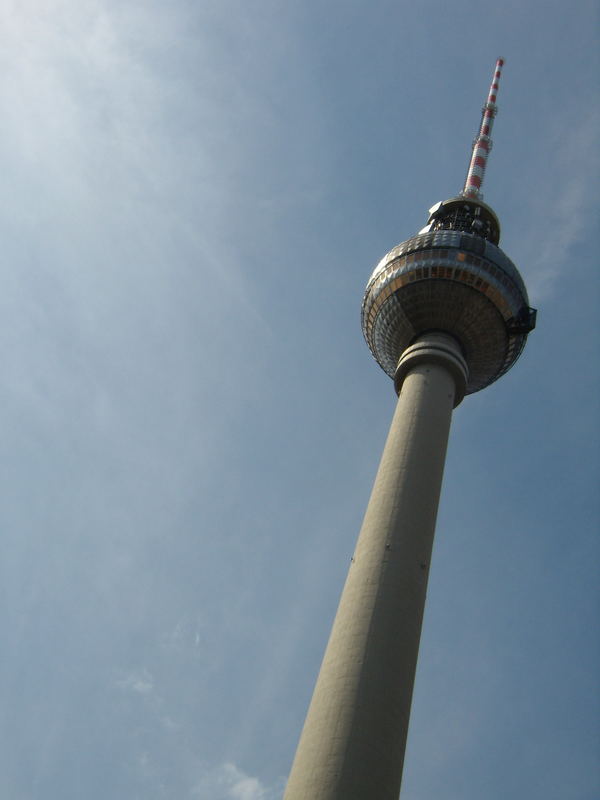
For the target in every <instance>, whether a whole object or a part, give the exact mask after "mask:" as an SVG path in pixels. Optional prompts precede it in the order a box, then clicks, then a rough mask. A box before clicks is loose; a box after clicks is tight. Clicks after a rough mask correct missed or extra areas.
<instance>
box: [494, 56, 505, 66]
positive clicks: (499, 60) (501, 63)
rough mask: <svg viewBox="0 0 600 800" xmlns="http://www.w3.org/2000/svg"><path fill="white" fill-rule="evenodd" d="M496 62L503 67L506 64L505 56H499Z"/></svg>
mask: <svg viewBox="0 0 600 800" xmlns="http://www.w3.org/2000/svg"><path fill="white" fill-rule="evenodd" d="M496 64H498V66H499V67H503V66H504V59H503V58H499V59H498V60H497V61H496Z"/></svg>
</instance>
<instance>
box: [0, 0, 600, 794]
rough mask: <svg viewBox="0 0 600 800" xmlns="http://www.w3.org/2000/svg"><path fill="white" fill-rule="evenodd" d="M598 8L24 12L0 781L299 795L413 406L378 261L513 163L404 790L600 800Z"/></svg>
mask: <svg viewBox="0 0 600 800" xmlns="http://www.w3.org/2000/svg"><path fill="white" fill-rule="evenodd" d="M597 22H598V19H597V12H596V4H595V3H594V2H586V0H574V2H571V3H570V4H569V5H568V7H567V4H565V2H564V0H561V2H554V0H548V1H547V2H542V0H531V2H523V1H522V0H519V1H517V0H505V1H504V2H502V3H492V2H474V0H473V1H468V0H455V2H452V3H446V2H441V0H422V1H421V2H416V3H407V2H402V0H396V2H391V0H389V1H388V0H371V2H368V3H367V2H366V0H361V1H360V2H359V1H358V0H345V2H341V0H246V2H242V0H220V1H219V2H216V0H215V1H212V0H211V1H208V0H206V1H203V0H197V2H192V1H191V0H188V2H183V1H180V0H174V1H172V2H169V3H167V2H159V0H137V1H134V0H118V1H117V0H114V2H110V0H104V1H102V0H97V1H94V0H63V1H62V2H61V0H18V2H17V1H16V0H15V1H14V2H13V1H12V0H2V2H1V3H0V60H1V68H2V76H3V77H2V81H1V83H0V104H1V118H2V125H1V126H0V167H1V171H2V175H3V181H2V185H3V191H2V193H1V194H0V241H1V243H2V261H1V286H2V290H1V291H0V325H1V328H2V334H1V335H0V365H1V376H2V389H1V392H0V408H1V415H2V419H1V421H0V431H1V444H2V456H1V458H0V470H1V487H2V502H1V504H0V535H1V538H0V541H1V543H2V554H1V558H0V623H1V630H2V639H3V645H2V652H1V657H0V707H1V708H2V709H3V713H2V724H1V726H0V797H2V798H6V800H82V798H85V800H158V798H166V799H167V800H187V799H188V798H189V799H190V800H274V799H275V798H278V797H280V795H281V791H282V786H283V784H284V782H285V776H286V774H287V772H288V770H289V766H290V763H291V760H292V757H293V754H294V750H295V746H296V741H297V738H298V736H299V733H300V729H301V726H302V722H303V719H304V714H305V711H306V707H307V704H308V700H309V698H310V694H311V692H312V687H313V683H314V680H315V677H316V674H317V670H318V666H319V662H320V659H321V655H322V653H323V649H324V646H325V642H326V639H327V635H328V632H329V628H330V625H331V621H332V618H333V614H334V612H335V608H336V605H337V600H338V597H339V593H340V591H341V587H342V583H343V580H344V577H345V574H346V571H347V568H348V564H349V559H350V556H351V554H352V552H353V548H354V542H355V539H356V536H357V533H358V530H359V527H360V523H361V519H362V514H363V512H364V509H365V506H366V502H367V499H368V495H369V491H370V488H371V484H372V481H373V478H374V475H375V470H376V466H377V463H378V460H379V456H380V454H381V450H382V446H383V442H384V439H385V435H386V431H387V427H388V425H389V422H390V419H391V414H392V410H393V406H394V399H395V396H394V392H393V387H392V384H391V381H390V380H389V378H387V377H386V376H385V375H384V374H383V372H382V371H381V370H380V369H379V368H378V367H377V365H376V364H375V362H374V361H373V359H372V358H371V356H370V354H369V351H368V348H367V347H366V345H365V344H364V342H363V340H362V336H361V332H360V302H361V299H362V294H363V291H364V286H365V283H366V281H367V279H368V277H369V275H370V273H371V271H372V269H373V267H374V266H375V264H376V262H377V261H378V260H379V259H380V258H381V256H382V255H383V254H384V253H385V252H386V251H387V250H389V249H390V248H391V247H392V246H393V245H395V244H397V243H398V242H400V241H402V240H404V239H406V238H408V237H409V236H411V235H412V234H414V233H415V232H416V231H417V230H418V229H419V228H421V227H422V226H423V225H424V224H425V221H426V216H427V209H428V208H429V207H430V206H431V205H433V204H434V203H435V202H437V201H438V200H442V199H445V198H447V197H450V196H452V195H454V194H455V193H456V192H457V191H458V190H459V189H460V188H461V185H462V182H463V180H464V175H465V172H466V168H467V164H468V159H469V151H470V144H471V141H472V138H473V136H474V134H475V131H476V129H477V126H478V123H479V116H480V108H481V104H482V102H483V100H484V99H485V96H486V92H487V89H488V86H489V81H490V77H491V74H492V70H493V66H494V61H495V58H496V57H497V56H499V55H502V56H504V57H505V58H506V66H505V69H504V75H503V78H502V84H501V88H500V93H499V99H498V102H499V107H500V111H499V115H498V118H497V121H496V124H495V127H494V139H495V147H494V150H493V153H492V155H491V158H490V163H489V167H488V170H487V175H486V183H485V186H484V195H485V200H486V202H488V203H489V204H490V205H492V207H493V208H494V209H495V210H496V212H497V213H498V215H499V217H500V220H501V223H502V227H503V236H502V241H501V245H502V247H503V248H504V249H505V251H506V252H507V253H508V254H509V256H510V257H511V258H512V259H513V260H514V261H515V263H516V264H517V265H518V266H519V268H520V269H521V271H522V274H523V277H524V279H525V281H526V283H527V285H528V288H529V292H530V301H531V304H532V305H533V306H535V307H537V308H538V309H539V315H538V328H537V330H536V331H535V332H534V333H533V334H532V335H531V337H530V339H529V342H528V344H527V347H526V350H525V352H524V354H523V356H522V357H521V359H520V361H519V362H518V363H517V365H516V366H515V367H514V368H513V369H512V371H511V372H510V373H509V374H508V375H506V376H505V377H504V378H502V380H501V381H499V382H498V383H497V384H495V385H493V386H492V387H490V388H489V389H486V390H485V391H483V392H481V393H480V394H477V395H474V396H470V397H467V398H466V399H465V401H464V402H463V404H462V405H461V406H460V407H459V408H458V409H457V411H456V413H455V416H454V421H453V430H452V434H451V442H450V447H449V453H448V460H447V466H446V476H445V481H444V490H443V497H442V503H441V508H440V514H439V517H438V528H437V534H436V543H435V548H434V561H433V566H432V572H431V580H430V589H429V596H428V601H427V608H426V617H425V625H424V630H423V638H422V645H421V652H420V660H419V667H418V674H417V683H416V690H415V697H414V703H413V714H412V720H411V729H410V733H409V744H408V750H407V757H406V769H405V776H404V784H403V792H402V799H403V800H432V799H433V798H435V800H482V799H484V798H485V800H506V798H528V800H566V799H567V798H569V800H596V799H597V798H598V796H600V778H599V772H598V754H599V752H600V736H599V723H598V720H599V718H600V703H599V693H598V684H597V673H598V668H599V665H600V647H599V639H598V633H597V616H598V614H597V612H598V607H599V603H598V600H599V596H598V590H597V566H596V565H597V563H598V556H599V552H598V550H599V548H598V544H597V540H596V538H595V537H596V535H597V527H598V501H597V495H596V492H597V489H596V487H597V482H598V477H599V461H598V453H599V441H598V439H599V437H598V419H599V410H600V409H599V408H598V405H599V404H598V389H599V384H600V377H599V366H598V365H599V363H600V359H599V353H598V345H597V340H598V322H599V312H598V308H599V305H598V303H599V300H600V297H599V294H600V293H599V289H598V277H597V272H598V255H597V242H598V235H599V233H600V232H599V230H598V226H597V222H596V214H595V206H597V202H596V201H597V193H596V189H595V186H597V178H598V152H599V141H598V121H599V120H598V118H599V112H598V83H597V75H598V66H599V64H598V58H597V56H596V53H597V51H598V33H597V31H598V27H597Z"/></svg>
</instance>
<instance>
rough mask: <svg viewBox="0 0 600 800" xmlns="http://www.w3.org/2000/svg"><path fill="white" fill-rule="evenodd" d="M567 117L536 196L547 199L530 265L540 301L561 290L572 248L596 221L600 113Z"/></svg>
mask: <svg viewBox="0 0 600 800" xmlns="http://www.w3.org/2000/svg"><path fill="white" fill-rule="evenodd" d="M567 119H568V124H567V123H566V122H565V124H564V125H563V126H562V127H561V128H560V130H558V131H556V132H555V135H554V140H553V141H552V142H551V143H550V145H549V147H548V151H549V152H551V153H552V154H553V158H552V169H549V170H547V172H546V174H545V183H544V185H543V186H538V187H537V189H536V198H540V197H541V198H543V202H540V201H539V199H537V200H536V206H535V208H534V209H533V213H534V215H536V216H537V219H535V218H534V220H533V224H532V229H533V230H534V231H535V242H532V250H533V252H532V254H531V256H532V257H531V259H530V260H529V263H528V265H527V267H528V268H527V277H528V284H529V290H530V294H531V296H532V298H534V299H535V301H536V302H539V300H541V299H543V298H545V297H548V296H549V295H550V294H552V293H553V292H554V291H555V289H556V285H557V281H558V279H559V277H560V275H561V273H562V272H564V269H565V261H566V260H567V259H568V256H569V251H570V250H571V248H572V247H574V246H575V245H576V244H577V243H578V242H579V241H580V240H581V238H582V234H583V231H584V230H585V229H586V228H589V227H593V226H594V225H596V220H595V216H594V215H595V208H596V205H597V203H596V200H597V198H596V187H597V177H598V172H599V167H600V153H599V146H598V130H600V111H599V110H597V109H595V108H592V109H591V110H589V112H588V114H587V115H586V116H583V117H581V118H579V119H577V118H576V117H575V116H574V115H573V116H570V115H569V116H568V117H567ZM540 213H543V215H544V216H543V217H541V218H540V217H539V214H540Z"/></svg>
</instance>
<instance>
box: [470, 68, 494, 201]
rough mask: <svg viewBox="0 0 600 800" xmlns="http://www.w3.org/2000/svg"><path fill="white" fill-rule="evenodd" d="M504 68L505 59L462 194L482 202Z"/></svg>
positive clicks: (486, 108)
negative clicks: (482, 187) (497, 98)
mask: <svg viewBox="0 0 600 800" xmlns="http://www.w3.org/2000/svg"><path fill="white" fill-rule="evenodd" d="M503 66H504V59H503V58H499V59H498V60H497V61H496V67H495V69H494V77H493V78H492V84H491V86H490V91H489V92H488V96H487V101H486V103H485V105H484V106H483V108H482V109H481V125H480V126H479V132H478V134H477V136H476V137H475V139H474V140H473V154H472V155H471V163H470V164H469V169H468V172H467V177H466V179H465V185H464V188H463V190H462V192H461V195H462V196H463V197H471V198H473V199H475V200H482V199H483V195H482V193H481V184H482V183H483V176H484V173H485V167H486V164H487V160H488V156H489V154H490V150H491V149H492V138H491V134H492V127H493V125H494V117H495V116H496V114H497V113H498V106H497V105H496V96H497V94H498V83H499V81H500V73H501V71H502V67H503Z"/></svg>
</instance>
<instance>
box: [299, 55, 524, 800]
mask: <svg viewBox="0 0 600 800" xmlns="http://www.w3.org/2000/svg"><path fill="white" fill-rule="evenodd" d="M503 63H504V62H503V59H498V61H497V62H496V67H495V69H494V76H493V79H492V84H491V87H490V91H489V93H488V97H487V100H486V102H485V104H484V106H483V113H482V118H481V124H480V126H479V130H478V133H477V136H476V138H475V140H474V142H473V152H472V155H471V161H470V164H469V169H468V171H467V177H466V180H465V184H464V188H463V190H462V191H461V193H460V194H459V195H458V196H456V197H452V198H450V199H449V200H444V201H443V202H440V203H436V205H434V206H433V207H432V208H431V209H430V211H429V219H428V220H427V225H426V226H425V227H424V228H423V229H422V230H421V231H419V233H418V234H417V235H416V236H413V237H412V238H411V239H408V240H407V241H405V242H402V244H399V245H397V246H396V247H394V248H393V249H392V250H390V252H389V253H388V254H387V255H386V256H384V257H383V258H382V260H381V261H380V262H379V264H378V265H377V266H376V268H375V271H374V272H373V274H372V275H371V277H370V279H369V282H368V283H367V289H366V292H365V296H364V299H363V304H362V329H363V334H364V337H365V339H366V341H367V344H368V345H369V348H370V349H371V352H372V354H373V356H374V357H375V360H376V361H377V363H378V364H379V365H380V366H381V367H382V369H383V370H384V371H385V372H386V373H387V374H388V375H389V376H390V377H392V378H393V379H394V386H395V389H396V392H397V394H398V404H397V406H396V411H395V413H394V417H393V420H392V424H391V428H390V432H389V435H388V438H387V442H386V444H385V448H384V451H383V456H382V459H381V464H380V466H379V470H378V472H377V476H376V478H375V484H374V486H373V491H372V494H371V498H370V500H369V504H368V507H367V511H366V514H365V518H364V521H363V525H362V528H361V531H360V535H359V538H358V543H357V545H356V551H355V553H354V556H353V558H352V562H351V564H350V570H349V573H348V577H347V579H346V584H345V586H344V590H343V593H342V597H341V600H340V604H339V608H338V611H337V615H336V618H335V621H334V623H333V629H332V631H331V635H330V638H329V643H328V645H327V649H326V651H325V656H324V658H323V663H322V665H321V670H320V673H319V677H318V679H317V683H316V686H315V690H314V693H313V697H312V701H311V704H310V707H309V710H308V714H307V717H306V721H305V724H304V729H303V731H302V735H301V737H300V742H299V744H298V749H297V751H296V757H295V759H294V763H293V766H292V770H291V773H290V776H289V780H288V784H287V788H286V792H285V795H284V800H397V798H398V795H399V792H400V782H401V777H402V766H403V761H404V750H405V745H406V736H407V731H408V720H409V714H410V705H411V698H412V692H413V683H414V676H415V669H416V664H417V653H418V648H419V639H420V635H421V623H422V619H423V607H424V604H425V594H426V589H427V578H428V575H429V565H430V563H431V551H432V545H433V534H434V527H435V519H436V515H437V507H438V501H439V495H440V488H441V482H442V473H443V468H444V460H445V454H446V446H447V442H448V433H449V429H450V420H451V416H452V409H453V408H455V407H456V406H457V405H458V404H459V403H460V402H461V400H462V399H463V397H464V396H465V395H466V394H471V393H472V392H477V391H479V390H480V389H483V388H484V387H485V386H488V385H489V384H490V383H493V381H495V380H497V379H498V378H499V377H500V376H501V375H503V374H504V373H505V372H506V371H507V370H508V369H510V367H511V366H512V365H513V364H514V363H515V361H516V360H517V358H518V357H519V355H520V353H521V351H522V349H523V347H524V345H525V341H526V339H527V334H528V333H529V332H530V331H531V330H533V328H534V326H535V311H534V309H532V308H530V307H529V302H528V298H527V291H526V289H525V285H524V284H523V280H522V279H521V276H520V275H519V272H518V270H517V268H516V267H515V265H514V264H513V263H512V261H511V260H510V259H509V258H508V257H507V256H506V255H505V254H504V253H503V252H502V250H501V249H500V248H499V247H498V241H499V239H500V224H499V222H498V218H497V216H496V214H495V213H494V211H493V210H492V209H491V208H490V207H489V206H488V205H486V204H485V203H484V202H483V200H482V194H481V185H482V182H483V176H484V172H485V167H486V163H487V158H488V155H489V152H490V149H491V146H492V140H491V132H492V125H493V122H494V117H495V116H496V111H497V108H496V95H497V91H498V81H499V79H500V73H501V69H502V66H503Z"/></svg>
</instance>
